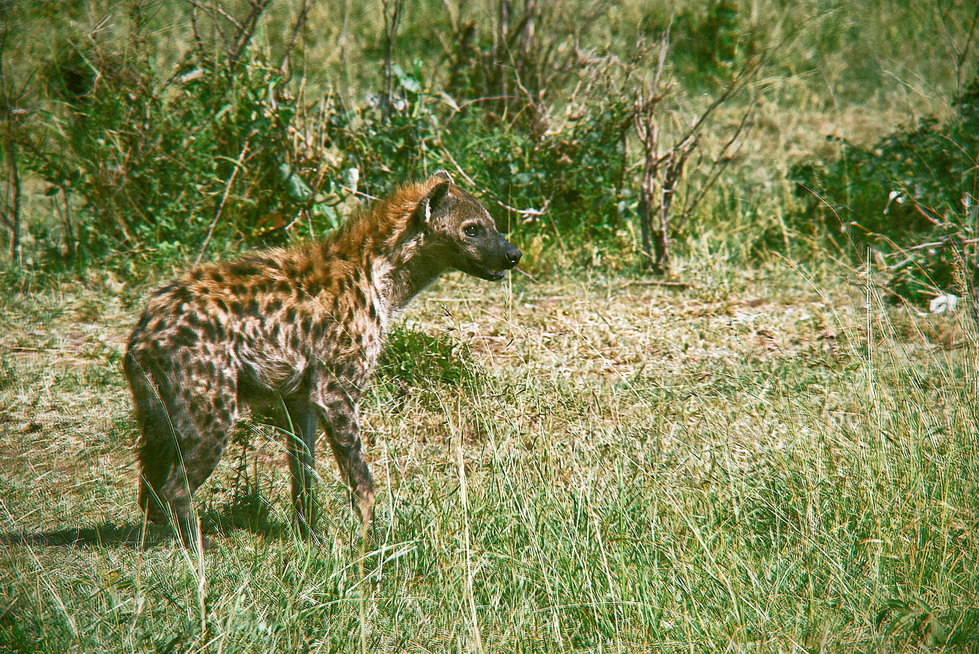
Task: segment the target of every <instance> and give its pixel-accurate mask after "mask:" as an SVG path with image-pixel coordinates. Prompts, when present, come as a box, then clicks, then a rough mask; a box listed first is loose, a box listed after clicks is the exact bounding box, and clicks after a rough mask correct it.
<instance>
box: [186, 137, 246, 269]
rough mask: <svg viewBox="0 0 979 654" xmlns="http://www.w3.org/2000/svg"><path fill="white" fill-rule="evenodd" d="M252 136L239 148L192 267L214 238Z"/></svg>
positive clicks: (199, 260) (199, 259) (198, 261)
mask: <svg viewBox="0 0 979 654" xmlns="http://www.w3.org/2000/svg"><path fill="white" fill-rule="evenodd" d="M253 135H254V132H253V133H252V134H249V135H248V138H246V139H245V145H243V146H242V148H241V154H239V155H238V161H236V162H235V167H234V170H232V171H231V177H229V178H228V183H227V184H225V186H224V195H222V196H221V204H219V205H218V208H217V211H215V212H214V218H213V219H211V224H210V225H209V226H208V228H207V236H206V237H205V238H204V244H203V245H202V246H201V251H200V252H199V253H198V254H197V258H196V259H194V265H195V266H196V265H197V264H199V263H200V262H201V258H202V257H203V256H204V252H206V251H207V246H208V244H209V243H210V242H211V237H212V236H214V228H215V227H217V224H218V220H220V219H221V213H222V212H223V211H224V205H225V203H226V202H227V201H228V196H229V195H230V194H231V187H232V185H234V183H235V177H237V176H238V171H239V170H240V169H241V166H242V163H243V162H244V160H245V154H246V153H247V152H248V145H249V144H250V143H251V137H252V136H253Z"/></svg>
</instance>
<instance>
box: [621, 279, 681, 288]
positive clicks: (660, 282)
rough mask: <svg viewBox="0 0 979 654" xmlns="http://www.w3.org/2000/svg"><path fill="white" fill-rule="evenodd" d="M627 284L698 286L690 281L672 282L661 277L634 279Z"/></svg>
mask: <svg viewBox="0 0 979 654" xmlns="http://www.w3.org/2000/svg"><path fill="white" fill-rule="evenodd" d="M627 285H628V286H666V287H668V288H699V287H698V286H697V285H696V284H692V283H690V282H672V281H666V280H663V279H636V280H633V281H631V282H629V283H628V284H627Z"/></svg>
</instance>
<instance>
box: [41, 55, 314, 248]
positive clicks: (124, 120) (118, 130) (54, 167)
mask: <svg viewBox="0 0 979 654" xmlns="http://www.w3.org/2000/svg"><path fill="white" fill-rule="evenodd" d="M49 82H50V85H51V86H53V87H54V88H55V89H56V91H57V99H58V100H59V102H58V104H56V105H55V107H54V108H53V109H52V110H50V111H49V112H48V114H47V121H46V123H45V125H44V129H42V130H41V131H40V133H39V134H38V135H37V137H36V139H35V142H34V147H33V148H32V150H31V152H30V153H29V154H28V157H27V161H26V164H27V165H28V166H29V167H30V168H31V169H32V170H33V172H35V173H36V174H37V175H38V176H39V177H40V178H41V180H43V182H44V183H46V184H47V185H48V191H47V194H48V195H51V196H54V195H59V194H62V195H63V197H64V198H65V203H66V205H67V207H68V210H66V211H65V212H64V215H65V219H64V221H63V225H62V226H60V227H59V228H52V227H51V226H50V225H49V226H44V227H37V226H35V236H36V237H39V240H41V241H42V242H43V243H46V244H47V245H48V247H50V248H51V249H53V250H56V251H57V252H58V254H59V255H60V256H59V257H58V258H59V259H62V260H65V259H66V260H67V262H68V263H69V264H79V263H80V264H84V263H85V262H86V261H89V260H99V259H104V257H106V256H107V255H109V254H111V253H114V252H121V251H126V252H129V253H132V252H134V251H138V252H144V253H149V254H151V255H155V256H158V257H168V256H172V255H174V254H182V255H184V256H186V255H188V254H196V253H197V252H199V251H201V250H202V249H203V248H204V247H206V245H207V244H208V243H222V244H227V243H231V242H235V243H243V244H245V245H252V244H268V243H276V242H280V241H282V240H283V239H284V238H285V234H286V232H287V230H285V229H284V227H285V226H286V225H288V224H289V223H290V222H292V221H294V220H295V219H296V217H297V216H298V214H299V212H300V211H302V210H303V209H305V208H308V206H307V202H306V201H307V198H304V197H299V196H297V194H296V192H295V189H292V188H290V187H289V185H288V184H287V183H286V182H288V180H289V176H290V174H289V171H291V170H292V165H298V163H297V162H295V159H296V157H295V155H294V148H293V147H292V146H291V143H290V130H291V129H293V123H294V122H295V115H296V106H295V102H294V101H293V100H292V99H291V98H290V96H289V95H288V94H287V93H284V92H283V90H282V88H281V87H282V79H281V77H280V75H279V74H278V72H277V71H274V70H272V69H271V68H269V67H268V66H265V65H263V63H262V62H261V61H260V60H258V59H255V58H252V59H250V60H248V61H245V62H244V63H241V64H240V65H237V66H234V67H229V66H226V65H225V64H224V63H222V62H221V61H219V60H216V59H210V58H205V57H201V56H200V54H199V53H198V52H194V53H192V54H191V55H189V56H188V57H187V60H186V61H185V63H184V64H183V65H182V66H181V67H180V68H179V69H178V72H177V74H175V75H172V76H168V77H166V78H164V77H163V76H161V75H158V74H157V73H156V71H154V70H153V68H152V67H151V66H150V65H149V64H148V63H147V62H146V60H145V59H139V58H136V57H130V56H127V55H125V54H119V53H111V52H106V51H104V50H103V49H101V48H100V47H99V46H98V44H97V43H94V42H89V43H88V44H87V45H86V46H85V47H79V46H74V47H71V48H69V49H67V50H66V54H65V55H64V56H63V57H62V58H61V60H60V61H58V62H56V64H55V65H54V66H53V67H52V70H51V71H50V73H49Z"/></svg>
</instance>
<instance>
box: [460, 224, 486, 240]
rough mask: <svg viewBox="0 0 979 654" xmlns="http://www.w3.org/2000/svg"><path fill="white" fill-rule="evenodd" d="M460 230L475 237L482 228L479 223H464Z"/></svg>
mask: <svg viewBox="0 0 979 654" xmlns="http://www.w3.org/2000/svg"><path fill="white" fill-rule="evenodd" d="M462 231H463V232H465V233H466V236H470V237H473V238H475V237H476V236H479V234H480V233H481V232H482V231H483V228H482V226H481V225H466V226H465V227H464V228H463V229H462Z"/></svg>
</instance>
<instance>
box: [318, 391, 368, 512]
mask: <svg viewBox="0 0 979 654" xmlns="http://www.w3.org/2000/svg"><path fill="white" fill-rule="evenodd" d="M317 408H318V409H319V410H320V413H321V415H320V418H321V420H322V422H323V424H324V426H325V427H326V436H327V439H328V440H329V441H330V448H331V449H332V450H333V456H334V457H336V460H337V465H339V467H340V475H341V476H342V477H343V481H344V482H345V483H346V484H347V486H348V487H349V488H350V492H351V494H352V501H353V505H354V507H355V508H356V509H357V512H358V513H359V514H360V520H361V524H362V525H363V527H364V528H365V529H366V528H367V527H368V526H370V524H371V521H372V520H373V519H374V479H373V477H371V472H370V470H369V469H368V468H367V462H366V461H365V460H364V454H363V449H362V448H363V446H362V443H361V441H360V425H359V423H358V421H357V400H356V398H354V397H351V396H350V393H347V392H342V391H341V392H337V391H336V390H333V391H331V392H329V393H328V394H327V396H326V397H324V398H323V399H322V401H321V402H318V403H317Z"/></svg>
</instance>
